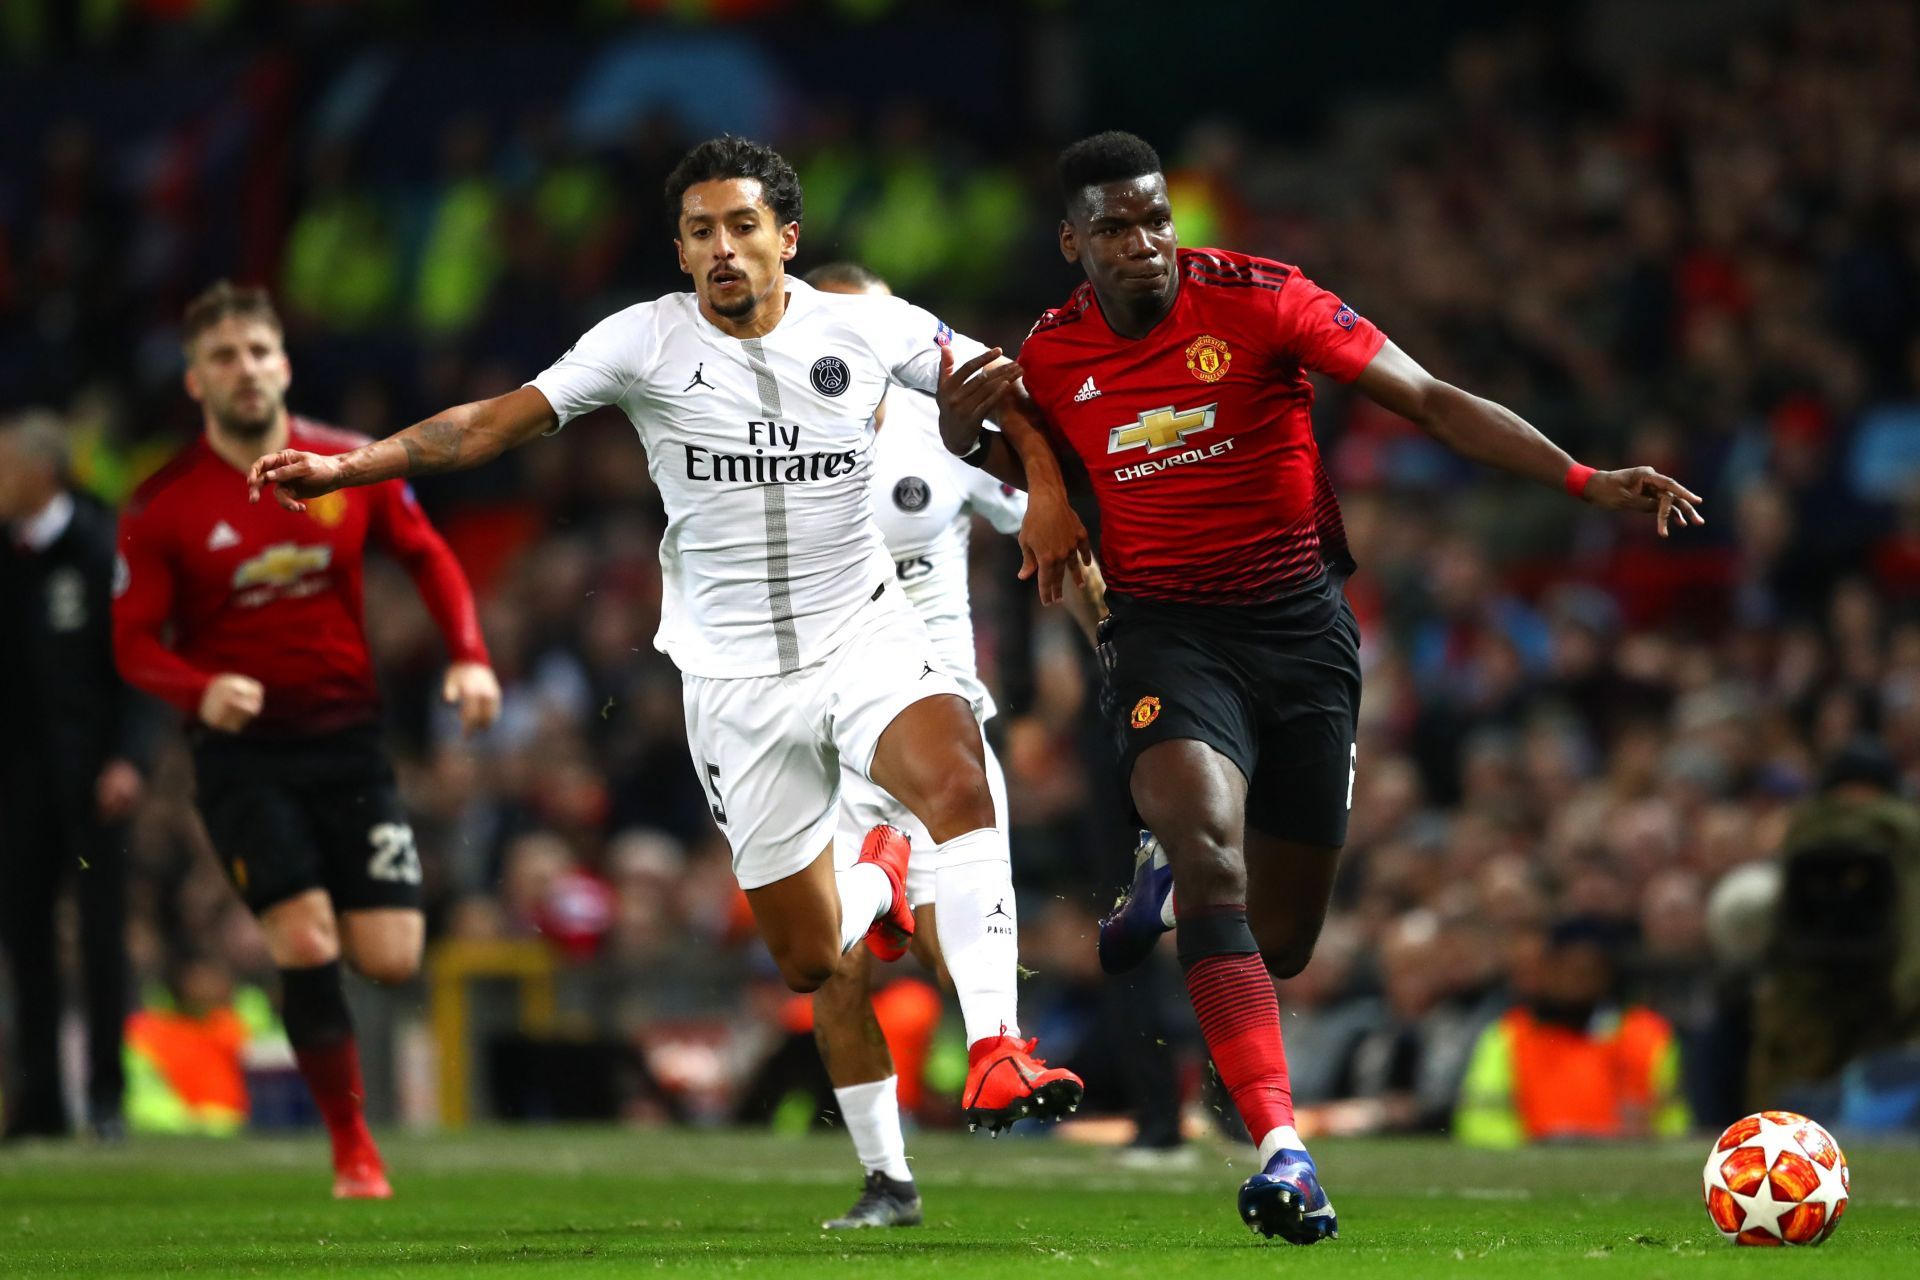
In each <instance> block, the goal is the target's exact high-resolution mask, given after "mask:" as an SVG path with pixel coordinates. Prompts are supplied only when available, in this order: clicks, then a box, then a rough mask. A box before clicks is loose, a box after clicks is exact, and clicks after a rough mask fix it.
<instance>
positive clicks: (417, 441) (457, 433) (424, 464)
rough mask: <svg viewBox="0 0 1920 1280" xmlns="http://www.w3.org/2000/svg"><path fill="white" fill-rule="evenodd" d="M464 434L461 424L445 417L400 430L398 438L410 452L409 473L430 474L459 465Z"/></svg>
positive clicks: (401, 445) (408, 460) (408, 456)
mask: <svg viewBox="0 0 1920 1280" xmlns="http://www.w3.org/2000/svg"><path fill="white" fill-rule="evenodd" d="M463 435H464V433H463V432H462V431H461V430H460V427H459V424H457V423H454V422H449V421H448V420H447V419H445V418H434V419H431V420H429V421H427V422H423V423H421V424H420V425H419V426H417V427H412V428H410V429H408V430H406V431H403V432H401V433H400V435H399V437H398V439H399V441H400V447H401V448H403V449H405V450H406V451H407V474H408V475H410V476H420V475H430V474H432V473H433V472H436V471H450V470H452V469H454V468H455V467H457V466H458V465H459V463H460V446H461V444H462V442H463Z"/></svg>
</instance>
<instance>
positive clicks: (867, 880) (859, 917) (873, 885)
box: [833, 862, 893, 952]
mask: <svg viewBox="0 0 1920 1280" xmlns="http://www.w3.org/2000/svg"><path fill="white" fill-rule="evenodd" d="M833 878H834V880H835V881H837V882H838V883H839V886H840V950H841V951H843V952H846V951H851V950H853V948H854V947H855V946H856V945H858V943H859V941H860V939H862V938H864V937H866V936H867V930H869V929H871V928H872V927H873V922H874V921H875V920H878V919H879V918H880V913H881V912H882V911H885V910H886V909H887V908H888V907H890V906H892V905H893V881H891V880H889V879H887V873H886V872H884V871H882V870H881V869H880V868H879V867H878V866H876V865H874V864H873V863H871V862H856V863H854V864H853V865H852V866H851V867H848V868H847V869H846V870H845V871H836V872H835V873H834V877H833Z"/></svg>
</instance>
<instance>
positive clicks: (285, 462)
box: [247, 387, 559, 511]
mask: <svg viewBox="0 0 1920 1280" xmlns="http://www.w3.org/2000/svg"><path fill="white" fill-rule="evenodd" d="M558 421H559V419H558V418H556V417H555V416H554V412H553V406H552V405H550V404H548V403H547V398H546V396H544V395H542V394H541V393H540V392H539V391H537V390H535V389H534V388H532V387H521V388H519V389H518V390H516V391H509V392H507V394H505V395H503V396H495V397H494V398H493V399H491V400H476V401H474V402H473V403H472V404H463V405H456V406H454V407H453V408H451V409H448V410H446V411H445V412H444V413H439V414H435V415H434V416H433V417H431V418H429V419H427V420H426V421H425V422H419V423H415V424H414V425H413V426H411V427H408V428H407V429H406V430H405V431H402V432H399V433H398V434H396V435H391V436H388V437H387V438H386V439H385V440H375V441H374V442H373V443H372V444H365V445H362V446H360V447H359V448H358V449H355V450H353V451H351V452H349V453H342V454H337V455H333V456H328V455H326V454H318V453H303V452H302V451H300V450H298V449H282V450H281V451H280V452H278V453H270V454H268V455H267V456H266V457H264V458H261V459H260V460H259V461H257V462H255V463H254V464H253V469H252V470H250V471H249V472H247V494H248V499H249V501H253V502H258V501H260V490H261V489H262V488H263V487H265V486H267V485H272V486H273V496H274V498H275V499H276V500H277V501H278V502H279V503H280V505H281V506H283V507H285V508H287V509H288V510H289V511H304V510H306V507H307V504H306V503H305V502H304V501H302V499H304V498H317V497H319V496H320V495H321V494H323V493H332V492H333V491H334V490H335V489H349V488H352V487H353V486H355V485H363V484H379V483H380V482H381V481H383V480H392V479H395V478H397V477H402V476H424V475H432V474H434V473H435V472H438V471H463V470H465V469H466V468H468V467H477V466H479V465H480V464H481V463H483V462H491V461H493V459H495V458H497V457H499V456H500V455H501V454H503V453H505V452H506V451H507V450H508V449H512V448H515V447H516V446H518V445H523V444H525V443H526V442H527V441H529V440H531V439H533V438H534V437H535V436H538V435H541V434H542V433H544V432H547V431H551V430H552V429H553V428H554V426H555V425H556V424H557V423H558Z"/></svg>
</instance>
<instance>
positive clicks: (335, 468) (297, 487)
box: [247, 449, 343, 511]
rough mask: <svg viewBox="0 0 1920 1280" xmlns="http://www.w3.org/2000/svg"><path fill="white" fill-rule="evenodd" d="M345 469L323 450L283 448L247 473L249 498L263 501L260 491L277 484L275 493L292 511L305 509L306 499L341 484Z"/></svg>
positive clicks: (257, 463) (256, 464) (254, 500)
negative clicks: (312, 451) (305, 451)
mask: <svg viewBox="0 0 1920 1280" xmlns="http://www.w3.org/2000/svg"><path fill="white" fill-rule="evenodd" d="M342 471H343V468H342V467H341V465H340V460H339V459H338V458H334V457H329V456H327V455H326V454H323V453H303V452H301V451H300V450H298V449H282V450H280V452H278V453H270V454H268V455H267V456H266V457H264V458H260V459H258V460H257V461H255V462H254V464H253V469H252V470H250V471H248V472H247V501H249V502H258V501H260V490H261V489H262V488H264V487H265V486H267V485H272V486H273V496H274V498H275V499H276V500H277V501H278V502H279V503H280V505H281V506H283V507H285V508H286V509H287V510H289V511H305V510H306V509H307V504H306V503H304V502H302V501H300V499H302V498H317V497H319V496H320V495H321V494H323V493H332V492H333V491H334V490H335V489H338V488H339V487H340V481H341V475H342Z"/></svg>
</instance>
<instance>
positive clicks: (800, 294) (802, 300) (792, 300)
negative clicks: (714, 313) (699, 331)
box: [687, 273, 820, 342]
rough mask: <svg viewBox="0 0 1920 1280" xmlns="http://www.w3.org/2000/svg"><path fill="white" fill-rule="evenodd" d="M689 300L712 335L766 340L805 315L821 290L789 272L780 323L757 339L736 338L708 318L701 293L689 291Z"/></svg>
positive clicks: (739, 340) (745, 340)
mask: <svg viewBox="0 0 1920 1280" xmlns="http://www.w3.org/2000/svg"><path fill="white" fill-rule="evenodd" d="M687 301H688V303H690V304H691V305H692V307H693V314H694V316H695V317H696V318H697V319H698V320H699V321H700V324H701V326H702V327H704V328H705V329H706V331H707V332H708V334H710V335H711V336H713V337H716V338H725V339H727V340H728V341H729V342H748V341H758V342H765V341H766V340H767V339H768V338H771V337H772V336H773V335H774V334H776V333H778V332H780V326H781V325H784V324H786V323H787V322H788V321H790V320H793V319H795V318H796V317H798V316H801V315H804V314H805V313H806V312H807V311H810V310H811V309H812V308H813V307H814V306H815V305H817V304H818V303H819V301H820V291H819V290H818V289H816V288H814V287H813V286H812V285H810V284H808V283H807V282H806V281H805V280H802V279H801V278H800V277H799V276H796V275H793V274H791V273H789V274H788V275H787V309H786V310H785V311H783V312H781V313H780V320H779V323H778V324H775V325H774V326H773V328H771V329H769V330H767V331H766V332H765V333H763V334H761V335H760V336H759V338H757V339H748V338H736V337H734V336H733V335H732V334H730V333H728V332H727V331H726V330H725V329H722V328H721V327H720V326H719V325H717V324H715V323H714V322H713V321H711V320H709V319H707V313H706V312H704V311H702V310H701V309H700V295H699V294H698V293H688V294H687Z"/></svg>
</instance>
